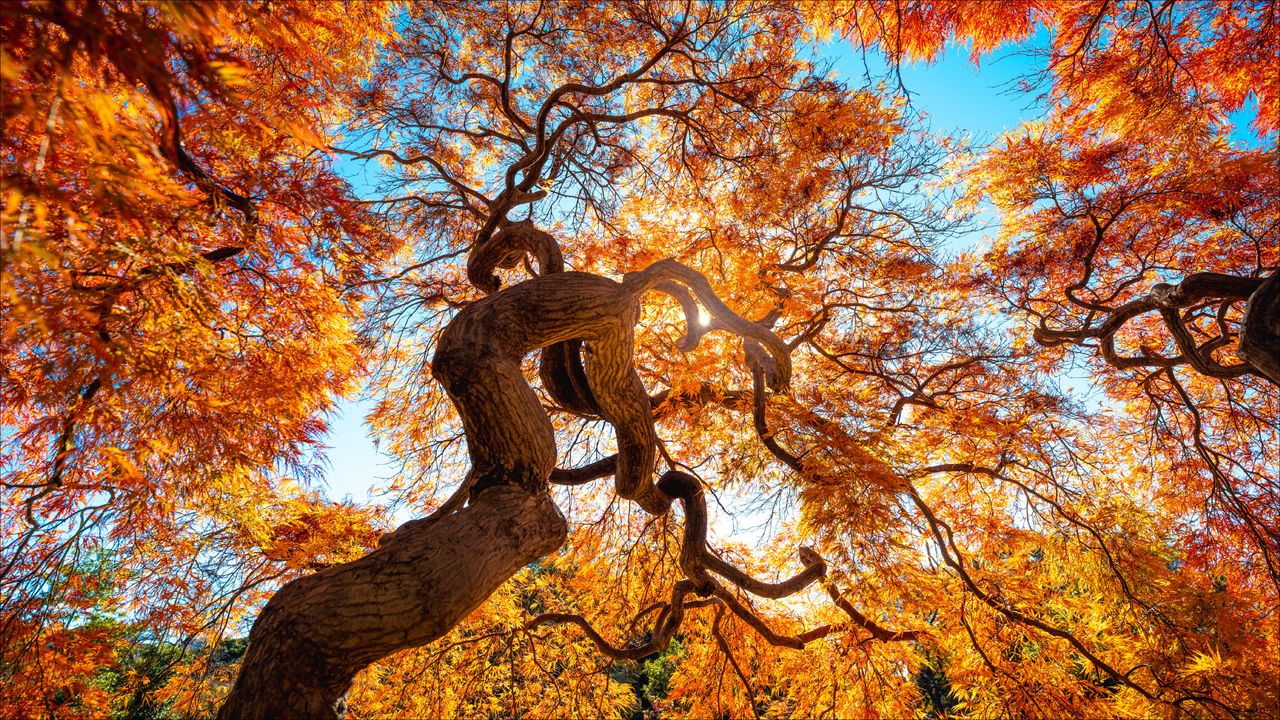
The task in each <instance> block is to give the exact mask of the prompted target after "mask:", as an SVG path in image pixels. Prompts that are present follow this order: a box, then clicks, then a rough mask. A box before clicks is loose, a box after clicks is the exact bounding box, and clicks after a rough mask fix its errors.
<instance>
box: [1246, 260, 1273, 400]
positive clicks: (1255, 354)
mask: <svg viewBox="0 0 1280 720" xmlns="http://www.w3.org/2000/svg"><path fill="white" fill-rule="evenodd" d="M1240 357H1242V358H1244V359H1245V360H1247V361H1249V364H1250V365H1252V366H1253V367H1254V368H1255V369H1257V371H1258V372H1260V373H1262V374H1263V375H1265V376H1267V378H1269V379H1270V380H1271V382H1273V383H1275V384H1277V385H1280V270H1276V271H1274V272H1272V273H1271V277H1269V278H1267V281H1266V282H1264V283H1263V284H1262V287H1259V288H1258V289H1257V290H1255V291H1254V292H1253V294H1252V295H1250V296H1249V303H1248V305H1246V306H1245V310H1244V322H1243V324H1242V327H1241V329H1240Z"/></svg>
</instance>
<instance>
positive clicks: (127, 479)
mask: <svg viewBox="0 0 1280 720" xmlns="http://www.w3.org/2000/svg"><path fill="white" fill-rule="evenodd" d="M102 454H103V455H105V456H106V457H107V460H108V461H109V462H110V463H111V465H112V467H113V468H114V470H115V472H114V473H113V475H115V477H114V478H113V481H115V482H120V481H123V482H124V483H128V484H132V483H136V482H140V481H142V473H140V472H139V471H138V468H137V466H136V465H134V464H133V460H132V459H131V458H130V457H129V455H128V454H127V453H125V452H124V451H123V450H121V449H120V448H115V447H105V448H102Z"/></svg>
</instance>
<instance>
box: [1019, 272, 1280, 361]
mask: <svg viewBox="0 0 1280 720" xmlns="http://www.w3.org/2000/svg"><path fill="white" fill-rule="evenodd" d="M1275 277H1276V273H1273V274H1272V276H1271V279H1270V280H1264V279H1263V278H1260V277H1240V276H1235V275H1224V274H1221V273H1210V272H1204V273H1191V274H1189V275H1187V276H1186V277H1184V278H1183V279H1182V281H1181V282H1178V283H1176V284H1171V283H1157V284H1155V285H1153V286H1152V287H1151V289H1150V291H1148V293H1147V294H1146V295H1144V296H1142V297H1140V298H1137V299H1134V300H1131V301H1129V302H1127V303H1125V304H1123V305H1121V306H1119V307H1115V308H1107V307H1105V306H1100V307H1092V306H1090V308H1091V316H1090V317H1091V320H1092V317H1093V314H1092V313H1097V312H1102V313H1105V314H1104V316H1103V318H1102V321H1101V322H1099V323H1097V324H1096V325H1095V324H1093V323H1092V322H1089V323H1086V324H1085V326H1083V327H1080V328H1077V329H1074V330H1066V329H1054V328H1051V327H1049V326H1048V324H1047V323H1046V321H1045V320H1044V319H1042V320H1041V321H1040V324H1039V326H1038V327H1037V328H1036V329H1035V331H1034V332H1033V333H1032V334H1033V337H1034V338H1035V340H1036V342H1038V343H1040V344H1041V345H1044V346H1046V347H1053V346H1057V345H1063V344H1079V343H1082V342H1084V341H1086V340H1091V339H1095V340H1097V341H1098V342H1099V350H1100V351H1101V353H1102V356H1103V358H1104V359H1105V360H1106V361H1107V362H1108V363H1109V364H1111V365H1112V366H1114V367H1117V368H1121V369H1128V368H1170V367H1174V366H1176V365H1183V364H1186V365H1190V366H1191V367H1192V368H1193V369H1194V370H1196V371H1197V372H1199V373H1200V374H1202V375H1207V376H1209V377H1215V378H1234V377H1239V376H1241V375H1247V374H1254V375H1258V376H1261V377H1265V378H1268V379H1270V380H1271V381H1272V382H1275V383H1277V384H1280V351H1277V350H1275V349H1274V348H1276V347H1280V281H1275ZM1242 300H1247V301H1248V305H1247V307H1246V309H1245V318H1244V321H1243V322H1242V323H1241V326H1240V331H1239V340H1238V342H1239V346H1238V352H1239V354H1240V357H1241V358H1243V359H1244V360H1245V361H1246V362H1244V363H1236V364H1232V365H1224V364H1222V363H1220V362H1218V361H1217V360H1216V359H1215V358H1214V357H1213V356H1214V353H1215V352H1216V351H1217V350H1219V349H1221V348H1223V347H1226V346H1228V345H1230V344H1231V336H1232V333H1230V332H1229V330H1228V329H1227V326H1226V324H1225V316H1226V312H1227V310H1228V309H1229V307H1230V305H1231V304H1232V303H1237V302H1240V301H1242ZM1215 304H1216V305H1217V306H1218V308H1219V310H1218V316H1219V322H1218V325H1219V327H1220V328H1221V330H1220V332H1221V335H1219V336H1217V337H1213V338H1210V339H1209V340H1207V341H1205V342H1203V343H1198V342H1197V341H1196V339H1195V338H1194V337H1193V335H1192V328H1191V327H1189V323H1190V322H1191V319H1192V316H1193V314H1194V313H1195V312H1197V311H1198V310H1199V309H1201V308H1203V307H1204V306H1206V305H1215ZM1268 308H1269V309H1268ZM1150 312H1157V313H1159V314H1160V317H1161V319H1162V320H1163V321H1164V324H1165V326H1166V327H1168V329H1169V334H1170V335H1171V336H1172V339H1173V342H1174V345H1175V346H1176V347H1177V349H1178V354H1177V355H1175V356H1167V355H1163V354H1160V353H1157V352H1152V351H1149V350H1144V351H1143V353H1142V354H1140V355H1134V356H1125V355H1121V354H1120V353H1119V351H1117V350H1116V346H1115V344H1116V335H1117V333H1118V332H1119V331H1120V329H1121V328H1123V327H1124V326H1125V325H1126V324H1127V323H1128V322H1129V321H1130V320H1133V319H1134V318H1136V317H1138V316H1140V315H1144V314H1147V313H1150ZM1268 327H1269V328H1270V329H1269V330H1268V329H1267V328H1268Z"/></svg>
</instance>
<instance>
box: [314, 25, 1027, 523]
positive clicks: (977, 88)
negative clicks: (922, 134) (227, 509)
mask: <svg viewBox="0 0 1280 720" xmlns="http://www.w3.org/2000/svg"><path fill="white" fill-rule="evenodd" d="M823 55H824V56H825V57H828V58H832V59H835V61H836V70H837V72H838V73H840V75H841V76H842V77H844V78H846V79H848V81H849V82H850V83H851V84H854V85H858V84H861V82H862V78H863V75H864V73H865V67H864V64H863V63H864V61H863V58H862V57H861V55H859V54H857V53H855V52H854V51H853V50H851V49H850V48H849V47H848V46H847V45H843V44H833V45H830V46H827V47H825V48H823ZM867 62H868V63H875V62H876V60H875V59H874V58H868V60H867ZM881 69H883V65H882V64H881V65H880V66H879V67H876V66H875V65H874V64H873V65H872V67H871V70H872V71H873V72H876V71H879V70H881ZM1034 69H1036V65H1035V60H1034V58H1030V57H1028V56H1026V55H1021V54H1016V53H1014V52H1012V51H1004V52H997V53H995V54H994V55H990V56H988V57H986V58H985V59H984V60H983V62H982V63H981V65H980V66H979V67H975V66H974V65H973V64H971V63H970V62H969V50H968V48H967V47H963V46H959V47H955V46H953V47H950V48H948V50H947V52H946V53H945V54H944V55H943V56H942V57H940V58H939V60H938V61H937V62H935V63H933V64H930V65H924V64H917V65H905V66H903V68H902V79H903V83H904V84H905V86H906V87H907V89H908V90H909V91H910V93H911V104H912V107H913V108H915V109H916V110H918V111H921V112H924V113H925V114H926V115H927V117H928V123H929V125H930V126H931V127H932V128H933V129H934V130H936V131H938V132H942V133H949V134H953V135H963V134H966V133H967V134H969V135H970V136H972V138H973V140H974V141H975V142H977V143H986V142H989V141H991V140H992V139H994V138H995V137H997V136H999V135H1000V133H1002V132H1004V131H1005V130H1006V129H1010V128H1013V127H1016V126H1018V125H1020V124H1021V123H1022V122H1023V121H1025V120H1028V119H1032V118H1033V117H1035V116H1036V113H1037V111H1036V109H1035V108H1034V107H1033V105H1032V103H1033V100H1034V97H1033V96H1031V95H1027V94H1024V93H1019V92H1016V91H1015V90H1013V88H1014V87H1015V83H1016V81H1017V80H1018V79H1019V78H1020V77H1022V76H1024V75H1026V74H1028V73H1029V72H1031V71H1033V70H1034ZM339 167H340V168H341V167H346V168H350V170H351V174H350V177H349V179H350V180H351V181H352V182H353V183H354V184H355V185H356V187H357V188H368V187H369V179H368V177H367V176H366V174H365V173H364V172H361V171H360V166H359V165H358V164H352V163H343V164H342V165H340V166H339ZM977 239H978V237H976V236H975V237H973V238H972V240H975V241H976V240H977ZM371 408H372V402H371V401H369V400H367V399H361V400H354V401H347V402H344V403H342V404H341V405H340V406H339V408H338V412H337V414H336V415H335V416H334V417H333V418H332V419H331V423H330V425H331V427H330V431H329V435H328V438H327V439H326V441H325V443H326V444H327V445H328V446H329V450H328V451H327V453H326V455H327V458H328V466H327V467H326V469H325V472H324V478H325V485H326V488H325V490H326V492H327V494H328V495H329V497H330V498H333V499H335V500H336V499H342V498H344V497H349V498H351V499H353V500H356V501H357V502H364V501H367V500H370V499H373V500H376V499H377V498H370V497H369V491H370V490H371V489H372V488H373V487H374V486H376V485H379V484H381V483H382V481H383V480H385V479H386V478H387V477H389V476H390V475H391V474H392V473H393V472H394V467H393V466H392V465H391V464H389V458H387V457H386V456H385V455H383V454H382V453H380V452H379V451H378V450H377V448H376V446H375V445H374V443H373V440H372V439H371V438H370V437H369V433H368V429H367V427H366V426H365V425H364V417H365V415H366V414H367V413H368V412H369V410H370V409H371Z"/></svg>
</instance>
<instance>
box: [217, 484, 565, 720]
mask: <svg viewBox="0 0 1280 720" xmlns="http://www.w3.org/2000/svg"><path fill="white" fill-rule="evenodd" d="M567 530H568V528H567V525H566V523H565V520H564V517H563V516H561V514H560V512H559V510H557V509H556V507H555V504H554V503H552V501H551V497H550V496H549V495H548V494H546V493H530V492H528V491H527V490H525V489H523V488H520V487H514V486H502V487H492V488H489V489H488V490H485V491H483V492H479V493H477V494H476V495H475V497H474V498H473V499H472V502H471V504H470V505H468V506H467V507H466V508H464V509H462V510H460V511H459V512H457V513H454V514H451V515H445V516H444V517H441V518H439V519H434V520H432V521H431V522H426V523H419V524H416V525H412V526H410V527H405V528H403V529H402V531H399V532H396V533H395V534H394V535H393V536H392V537H391V538H390V539H389V541H388V542H386V543H385V544H384V545H383V546H382V547H380V548H378V549H377V550H375V551H374V552H372V553H370V554H369V555H366V556H365V557H363V558H360V559H359V560H356V561H355V562H350V563H346V564H343V565H337V566H335V567H331V568H328V569H326V570H323V571H321V572H318V573H316V574H314V575H308V576H306V577H303V578H300V579H298V580H295V581H293V582H291V583H289V584H288V585H286V586H284V588H282V589H281V590H280V592H278V593H276V595H275V597H273V598H271V602H269V603H267V607H266V609H265V610H263V612H262V615H261V616H259V618H258V620H257V622H256V623H254V626H253V632H252V634H251V635H250V636H249V649H248V652H246V653H245V658H244V664H243V666H242V667H241V670H240V677H239V679H238V680H237V681H236V685H235V688H234V689H233V691H232V693H231V696H230V697H229V698H228V699H227V702H226V703H225V704H224V705H223V706H222V710H221V711H220V712H219V713H218V717H219V718H221V719H222V720H239V719H241V718H245V719H247V718H262V719H263V720H282V719H284V718H338V717H341V716H342V714H343V711H344V709H345V708H344V703H343V698H344V696H345V695H346V692H347V688H348V687H349V686H350V685H351V680H352V678H354V677H355V675H356V673H358V672H359V671H360V670H362V669H363V668H364V667H365V666H367V665H369V664H370V663H372V662H374V661H376V660H378V659H380V658H383V657H386V656H387V655H390V654H391V653H394V652H396V651H398V650H404V649H406V648H411V647H417V646H420V645H425V644H426V643H429V642H431V641H432V640H435V639H436V638H439V637H440V636H442V635H444V634H445V633H446V632H448V631H449V629H450V628H452V627H453V626H454V625H456V624H457V623H458V622H459V621H460V620H462V619H463V618H464V617H466V615H467V614H468V613H470V612H471V611H472V610H474V609H475V608H477V607H478V606H479V605H480V603H482V602H484V600H485V598H487V597H489V595H490V594H492V593H493V592H494V591H495V590H497V589H498V588H499V587H500V586H501V585H502V584H503V583H504V582H506V581H507V580H508V579H509V578H510V577H511V576H512V575H514V574H515V573H516V571H517V570H519V569H520V568H522V567H524V566H525V565H528V564H529V563H531V562H533V561H534V560H537V559H538V558H540V557H543V556H544V555H547V554H548V553H551V552H554V551H555V550H556V549H557V548H559V547H560V546H561V545H562V544H563V543H564V541H565V538H566V536H567Z"/></svg>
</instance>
